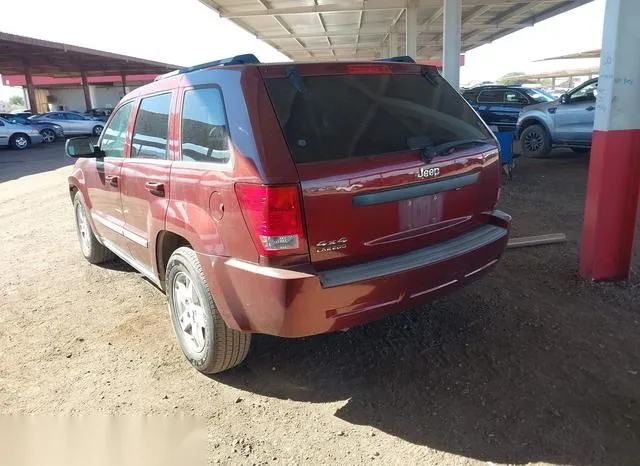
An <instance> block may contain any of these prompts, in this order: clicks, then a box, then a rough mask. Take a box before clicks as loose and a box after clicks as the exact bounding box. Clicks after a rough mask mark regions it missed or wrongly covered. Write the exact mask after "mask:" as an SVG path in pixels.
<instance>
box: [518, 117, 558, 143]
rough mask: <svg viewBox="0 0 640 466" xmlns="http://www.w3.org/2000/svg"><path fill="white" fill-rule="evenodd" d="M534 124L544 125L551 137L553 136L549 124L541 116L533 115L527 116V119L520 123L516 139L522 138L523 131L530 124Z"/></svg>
mask: <svg viewBox="0 0 640 466" xmlns="http://www.w3.org/2000/svg"><path fill="white" fill-rule="evenodd" d="M534 125H540V126H542V127H543V128H544V129H545V131H546V132H547V133H548V134H549V137H551V131H549V126H548V125H547V124H546V123H545V122H544V121H543V120H542V119H541V118H539V117H537V116H532V117H529V118H526V119H525V120H522V123H520V124H519V125H518V129H517V131H516V139H520V137H521V136H522V133H523V131H524V130H525V129H527V128H528V127H529V126H534Z"/></svg>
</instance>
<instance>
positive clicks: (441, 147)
mask: <svg viewBox="0 0 640 466" xmlns="http://www.w3.org/2000/svg"><path fill="white" fill-rule="evenodd" d="M418 139H420V138H410V141H408V142H409V148H410V149H414V150H415V149H421V152H420V157H421V158H422V160H424V161H425V162H426V163H429V162H431V161H432V160H433V158H434V157H435V156H436V155H447V154H448V153H450V152H451V151H452V150H453V149H457V148H458V147H461V146H468V145H472V144H473V145H479V144H491V143H492V142H493V141H492V140H491V139H479V138H474V139H458V140H457V141H449V142H444V143H442V144H438V145H436V146H434V145H433V144H431V143H430V142H427V141H425V143H424V144H423V145H421V147H415V143H414V144H412V142H413V141H412V140H416V141H417V140H418Z"/></svg>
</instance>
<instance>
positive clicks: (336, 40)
mask: <svg viewBox="0 0 640 466" xmlns="http://www.w3.org/2000/svg"><path fill="white" fill-rule="evenodd" d="M200 1H201V2H202V3H204V4H205V5H207V6H209V7H210V8H212V9H214V10H216V11H217V12H218V13H219V14H220V16H221V17H222V18H228V19H230V20H231V21H233V22H235V23H236V24H238V25H239V26H240V27H242V28H244V29H246V30H247V31H249V32H251V33H253V34H255V35H256V37H258V38H259V39H262V40H264V41H265V42H267V43H268V44H270V45H272V46H273V47H275V48H276V49H278V50H279V51H281V52H282V53H283V54H285V55H287V56H288V57H290V58H291V59H293V60H305V61H307V60H334V59H335V60H340V59H353V58H358V59H372V58H379V57H381V56H382V53H383V52H382V51H383V46H384V44H385V41H386V40H387V39H388V37H389V33H390V32H392V31H394V32H397V33H398V44H399V45H400V51H402V50H403V49H404V43H405V15H406V13H405V12H406V8H407V5H408V4H412V0H200ZM591 1H592V0H535V1H534V0H528V1H523V0H463V3H462V6H463V11H462V51H467V50H470V49H472V48H475V47H479V46H480V45H483V44H486V43H489V42H491V41H494V40H496V39H498V38H500V37H503V36H505V35H507V34H510V33H512V32H515V31H517V30H519V29H522V28H524V27H528V26H532V25H533V24H535V23H536V22H539V21H542V20H544V19H547V18H550V17H552V16H555V15H557V14H560V13H563V12H565V11H568V10H571V9H573V8H575V7H578V6H580V5H584V4H586V3H589V2H591ZM417 8H418V39H417V40H418V42H417V43H418V57H414V58H437V57H440V56H441V54H442V21H443V18H442V14H443V0H420V1H418V2H417ZM514 52H515V53H517V51H514Z"/></svg>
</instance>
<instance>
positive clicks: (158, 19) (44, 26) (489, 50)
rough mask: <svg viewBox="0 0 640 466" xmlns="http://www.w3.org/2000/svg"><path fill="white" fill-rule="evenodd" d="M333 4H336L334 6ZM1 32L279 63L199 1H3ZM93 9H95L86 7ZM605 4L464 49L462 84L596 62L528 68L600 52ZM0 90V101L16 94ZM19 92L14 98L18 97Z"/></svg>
mask: <svg viewBox="0 0 640 466" xmlns="http://www.w3.org/2000/svg"><path fill="white" fill-rule="evenodd" d="M336 1H337V0H336ZM2 3H3V5H2V17H4V18H28V20H25V21H6V20H5V21H3V20H1V19H0V31H2V32H7V33H11V34H18V35H23V36H28V37H34V38H38V39H45V40H50V41H54V42H64V43H67V44H72V45H79V46H83V47H89V48H94V49H98V50H104V51H108V52H113V53H120V54H123V55H130V56H134V57H139V58H146V59H149V60H156V61H160V62H164V63H170V64H175V65H182V66H185V65H194V64H197V63H203V62H207V61H211V60H216V59H218V58H224V57H228V56H233V55H238V54H242V53H254V54H255V55H257V56H258V58H259V59H260V60H261V61H265V62H267V61H282V60H285V59H286V57H284V55H282V54H281V53H280V52H278V51H276V50H275V49H273V48H272V47H271V46H269V45H267V44H265V43H263V42H262V41H260V40H258V39H256V38H255V37H254V36H253V35H251V34H249V33H248V32H246V31H244V30H243V29H241V28H240V27H238V26H236V25H235V24H233V23H231V22H230V21H228V20H225V19H220V18H219V17H218V15H217V14H216V13H215V12H214V11H213V10H211V9H209V8H207V7H206V6H204V5H203V4H201V3H200V2H199V1H198V0H107V1H97V0H55V2H53V5H55V7H54V8H52V2H51V0H29V2H28V5H29V10H30V11H34V12H35V11H41V12H42V11H46V14H29V15H27V16H26V17H25V11H24V5H25V3H24V2H21V1H3V2H2ZM90 4H93V5H94V6H90ZM604 4H605V0H595V1H594V2H592V3H589V4H587V5H584V6H582V7H579V8H577V9H575V10H572V11H570V12H567V13H564V14H562V15H559V16H557V17H555V18H552V19H549V20H546V21H543V22H541V23H538V24H537V25H535V26H533V27H529V28H526V29H524V30H521V31H518V32H516V33H514V34H511V35H509V36H507V37H504V38H502V39H499V40H496V41H495V42H493V43H492V44H488V45H484V46H482V47H479V48H477V49H475V50H472V51H469V52H468V53H467V55H466V64H465V66H464V67H463V68H462V70H461V81H462V83H463V84H465V83H468V82H470V81H482V80H493V79H497V78H499V77H500V76H503V75H504V74H506V73H508V72H512V71H513V72H535V71H548V70H550V69H566V68H584V67H590V66H597V64H598V60H570V61H568V62H566V63H563V62H562V61H553V62H543V63H532V62H533V60H537V59H540V58H546V57H549V56H555V55H559V54H565V53H572V52H581V51H585V50H590V49H597V48H600V46H601V43H602V24H603V18H604ZM15 93H16V91H15V90H10V89H8V88H6V87H5V88H3V87H2V86H1V84H0V99H5V98H7V96H8V95H13V94H15ZM20 94H21V92H20V93H18V95H20Z"/></svg>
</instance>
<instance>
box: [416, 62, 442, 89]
mask: <svg viewBox="0 0 640 466" xmlns="http://www.w3.org/2000/svg"><path fill="white" fill-rule="evenodd" d="M420 74H421V75H422V77H423V78H425V79H426V80H427V81H429V82H430V83H431V84H432V85H433V86H434V87H437V86H438V85H439V83H438V80H437V79H436V78H435V76H434V75H433V74H432V73H431V71H429V68H427V67H426V66H422V67H420Z"/></svg>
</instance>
